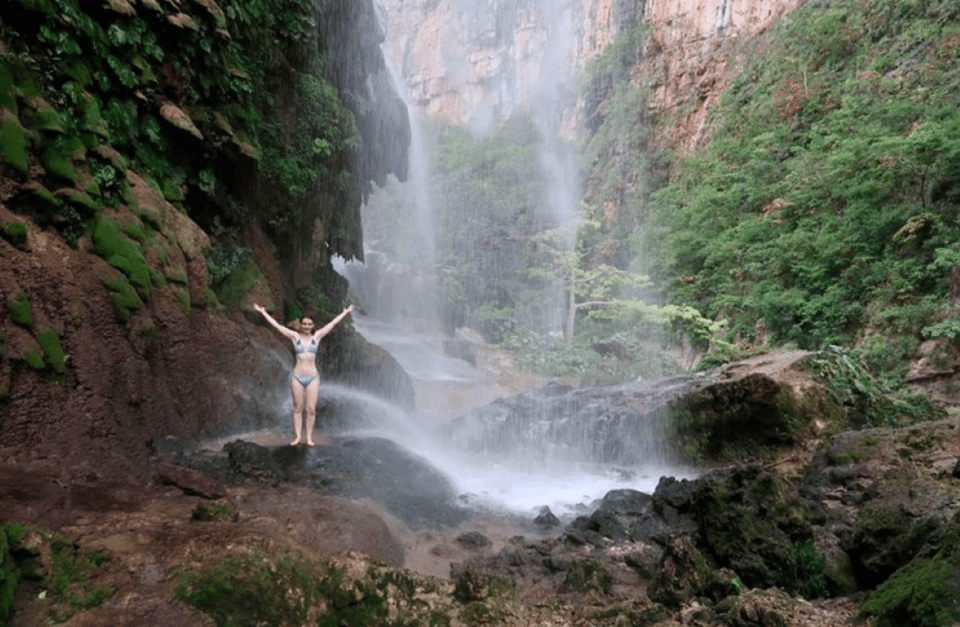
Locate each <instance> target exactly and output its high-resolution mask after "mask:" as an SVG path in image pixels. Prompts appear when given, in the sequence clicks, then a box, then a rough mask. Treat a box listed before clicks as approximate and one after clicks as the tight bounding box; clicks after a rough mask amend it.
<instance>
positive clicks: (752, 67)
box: [641, 0, 960, 372]
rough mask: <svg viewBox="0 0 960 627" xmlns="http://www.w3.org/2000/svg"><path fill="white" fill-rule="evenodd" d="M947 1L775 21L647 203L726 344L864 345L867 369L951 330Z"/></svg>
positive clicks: (656, 269) (954, 128)
mask: <svg viewBox="0 0 960 627" xmlns="http://www.w3.org/2000/svg"><path fill="white" fill-rule="evenodd" d="M958 10H960V9H958V8H957V6H956V4H955V3H951V2H944V1H941V0H909V1H907V0H903V1H897V2H887V1H886V0H883V1H880V0H857V1H855V2H849V3H835V2H828V1H826V0H814V1H811V2H807V3H805V4H804V5H803V6H802V7H800V9H798V10H797V11H796V12H795V13H793V14H792V15H791V16H790V18H789V19H787V20H785V21H784V22H783V23H782V24H780V25H778V26H777V27H775V28H773V29H771V31H770V32H769V33H768V37H767V38H766V40H765V46H764V47H763V49H758V50H757V51H756V54H754V55H753V56H751V58H750V60H749V62H748V64H747V66H746V67H745V68H744V70H743V72H742V73H741V75H740V76H739V78H738V79H737V80H736V81H735V82H734V83H733V85H732V86H731V87H730V88H729V89H728V90H727V92H726V93H725V95H724V97H723V100H722V102H721V104H720V106H719V107H718V108H717V109H716V111H715V112H714V114H713V136H712V139H711V141H710V143H709V144H708V145H707V146H706V147H705V148H704V149H702V150H700V151H698V152H696V153H695V154H693V155H691V156H690V157H689V158H687V159H684V160H683V161H682V162H680V163H679V164H677V168H676V176H675V177H674V178H673V179H672V180H671V182H670V183H669V184H668V185H666V186H665V187H663V188H662V189H661V190H660V191H659V192H657V193H656V195H655V199H654V200H653V202H652V203H651V204H650V206H649V211H650V213H651V215H650V216H649V221H648V224H647V226H646V227H645V230H646V232H647V234H648V235H647V236H646V237H645V238H643V241H642V242H641V243H642V246H643V248H644V249H645V250H648V251H652V254H650V255H648V256H647V258H648V259H651V260H652V261H651V262H650V263H648V264H647V266H646V267H649V268H650V269H651V270H650V271H651V273H652V276H654V278H655V279H656V280H657V282H658V284H659V285H661V286H663V287H664V289H666V290H667V291H668V292H669V294H670V298H671V300H672V301H673V302H676V303H682V304H686V305H690V306H693V307H695V308H697V309H698V310H699V311H701V312H703V313H704V315H705V316H706V317H707V318H711V319H725V320H729V322H730V324H729V329H728V331H727V334H728V339H730V340H731V341H736V342H741V343H747V344H763V343H766V342H769V343H771V344H775V345H781V344H785V343H794V344H795V345H797V346H799V347H801V348H819V347H823V346H828V345H831V344H845V345H852V344H858V345H859V346H860V347H861V351H862V352H863V354H864V356H865V358H866V359H867V360H868V362H869V363H868V366H869V367H870V368H871V369H874V370H876V371H878V372H884V371H890V370H891V366H895V365H898V364H899V363H902V360H903V358H905V357H910V356H912V355H914V354H915V351H916V349H917V347H918V345H919V343H920V341H921V340H923V339H926V338H928V337H948V338H953V337H954V327H955V326H956V325H955V324H954V323H953V322H952V321H955V319H956V309H955V306H954V305H953V304H952V299H951V298H948V297H947V295H948V292H949V290H951V289H952V288H951V285H952V282H953V279H952V278H951V277H952V275H951V272H952V271H953V268H954V267H955V266H956V263H957V260H960V248H958V247H957V241H958V240H960V212H958V204H960V188H958V187H957V184H956V178H955V172H956V169H957V167H958V164H960V113H958V112H960V107H958V104H960V101H958V98H960V90H958V89H957V85H958V82H960V65H958V64H957V62H956V50H957V45H956V43H957V38H958V37H960V29H958V28H957V27H956V26H955V24H956V23H957V16H958ZM680 278H683V279H684V280H678V279H680ZM881 330H882V334H883V337H882V340H880V339H879V338H878V341H873V338H872V337H871V336H874V335H875V334H878V333H881Z"/></svg>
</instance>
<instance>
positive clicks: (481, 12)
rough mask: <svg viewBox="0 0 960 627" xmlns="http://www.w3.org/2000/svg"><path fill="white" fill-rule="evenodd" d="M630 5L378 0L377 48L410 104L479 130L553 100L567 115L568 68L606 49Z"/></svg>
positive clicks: (574, 0) (604, 0)
mask: <svg viewBox="0 0 960 627" xmlns="http://www.w3.org/2000/svg"><path fill="white" fill-rule="evenodd" d="M635 3H636V2H635V0H626V1H624V0H539V1H537V0H481V1H479V2H475V1H473V0H439V1H437V0H416V1H414V2H405V1H403V0H385V1H384V2H383V8H384V12H383V18H384V24H385V28H386V35H387V43H386V47H385V51H386V55H387V57H388V61H389V62H390V63H392V65H393V67H394V68H395V70H396V71H397V72H398V74H399V75H400V78H401V80H402V81H403V82H404V83H405V84H406V87H407V89H408V91H409V94H410V99H411V101H412V102H413V104H414V105H415V106H416V107H418V108H419V109H420V110H421V111H423V112H424V113H426V114H427V115H430V116H439V117H441V118H443V119H445V120H446V121H448V122H453V123H471V124H473V125H480V126H483V125H486V124H489V123H490V122H492V121H494V120H496V119H498V118H501V117H506V116H508V115H510V114H511V113H513V112H514V111H517V110H529V109H530V108H531V107H533V106H536V104H537V103H538V102H542V101H544V100H545V99H549V100H553V101H556V100H557V99H558V97H559V99H561V100H563V101H564V102H565V105H566V106H565V109H571V110H572V108H573V107H574V105H575V104H576V97H577V90H576V85H575V83H574V76H575V72H571V71H570V70H571V68H573V69H579V68H582V66H583V64H584V63H585V62H586V60H588V59H590V58H591V57H593V56H594V55H595V54H597V53H598V52H599V51H601V50H603V48H604V47H606V46H607V44H609V43H610V38H611V37H612V36H613V34H614V33H615V32H616V31H617V25H616V23H615V22H616V20H617V17H618V15H619V14H626V15H629V13H630V12H631V9H633V7H630V6H625V5H632V4H635ZM641 10H642V8H641ZM546 92H552V93H546ZM567 115H569V112H567Z"/></svg>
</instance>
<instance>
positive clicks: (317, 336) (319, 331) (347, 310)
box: [313, 305, 353, 340]
mask: <svg viewBox="0 0 960 627" xmlns="http://www.w3.org/2000/svg"><path fill="white" fill-rule="evenodd" d="M351 311H353V305H347V306H346V307H344V308H343V311H341V312H340V313H339V314H337V317H336V318H334V319H333V320H331V321H330V322H328V323H327V324H325V325H324V326H323V327H321V328H319V329H317V332H316V333H314V334H313V337H314V338H315V339H317V340H320V338H322V337H324V336H326V335H327V334H328V333H330V331H333V327H335V326H337V325H338V324H340V321H341V320H343V319H344V318H345V317H346V316H347V314H348V313H350V312H351Z"/></svg>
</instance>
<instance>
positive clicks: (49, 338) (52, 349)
mask: <svg viewBox="0 0 960 627" xmlns="http://www.w3.org/2000/svg"><path fill="white" fill-rule="evenodd" d="M37 343H38V344H40V348H42V349H43V355H44V357H45V358H46V361H47V363H48V364H50V367H51V368H53V370H54V372H56V373H57V374H66V372H67V356H66V354H65V353H64V352H63V345H62V344H61V343H60V334H59V333H58V332H57V330H56V329H53V328H50V329H45V330H43V331H40V332H39V333H37Z"/></svg>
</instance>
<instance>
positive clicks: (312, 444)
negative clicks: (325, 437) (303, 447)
mask: <svg viewBox="0 0 960 627" xmlns="http://www.w3.org/2000/svg"><path fill="white" fill-rule="evenodd" d="M307 446H316V444H314V443H313V442H311V441H310V440H307Z"/></svg>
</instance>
